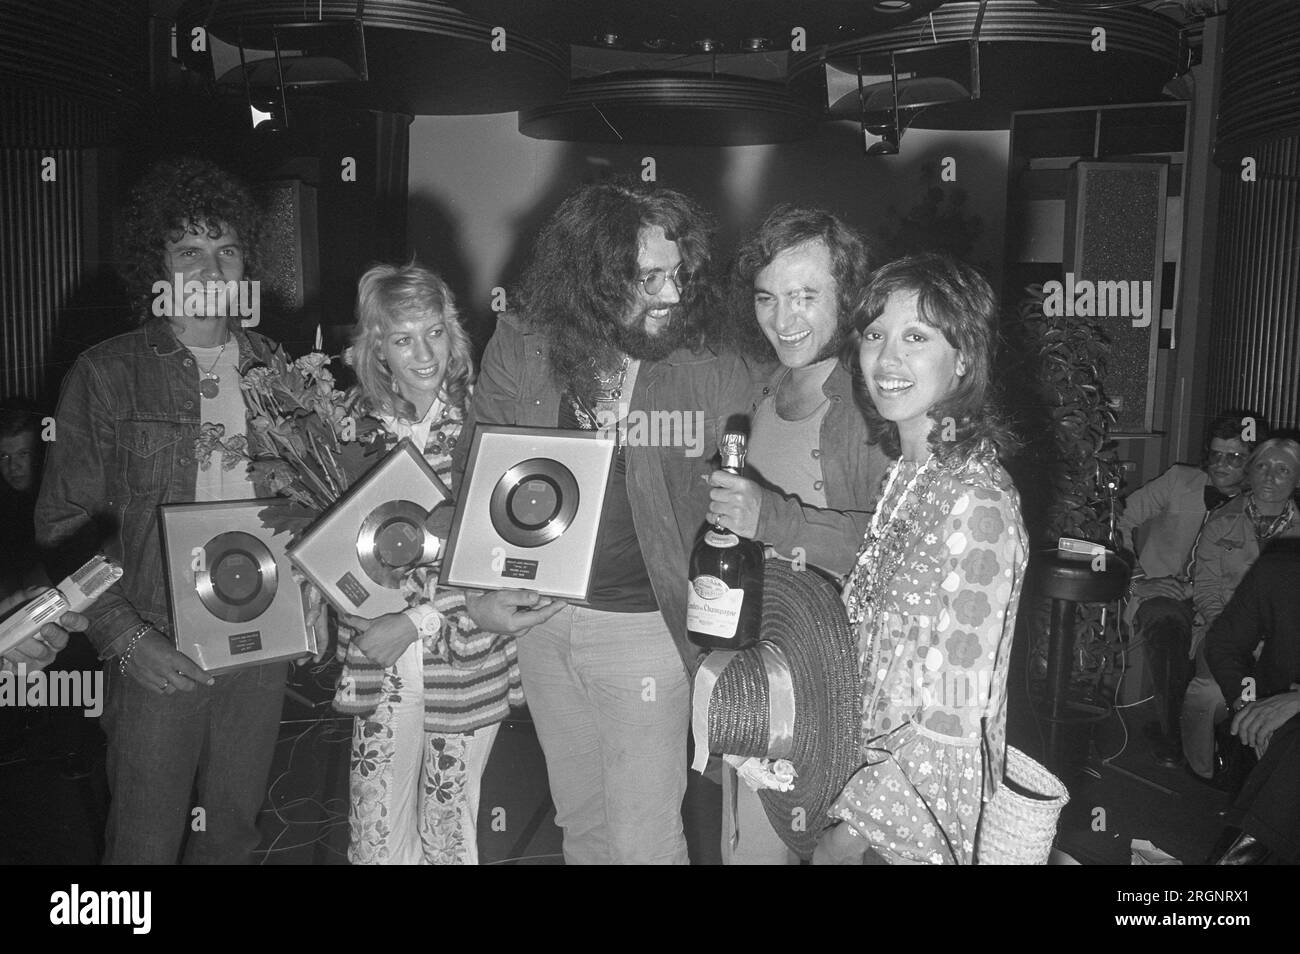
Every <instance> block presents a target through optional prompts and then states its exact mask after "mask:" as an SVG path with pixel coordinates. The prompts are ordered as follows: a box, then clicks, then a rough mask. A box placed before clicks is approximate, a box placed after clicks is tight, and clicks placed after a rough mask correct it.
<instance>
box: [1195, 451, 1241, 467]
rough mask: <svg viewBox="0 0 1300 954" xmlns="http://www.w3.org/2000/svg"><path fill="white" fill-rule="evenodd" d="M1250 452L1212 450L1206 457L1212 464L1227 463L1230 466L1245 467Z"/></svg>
mask: <svg viewBox="0 0 1300 954" xmlns="http://www.w3.org/2000/svg"><path fill="white" fill-rule="evenodd" d="M1248 456H1249V455H1248V454H1242V453H1241V452H1239V451H1210V452H1209V453H1208V454H1206V455H1205V459H1206V460H1208V461H1209V462H1210V463H1211V464H1227V465H1228V466H1229V467H1245V466H1246V458H1247V457H1248Z"/></svg>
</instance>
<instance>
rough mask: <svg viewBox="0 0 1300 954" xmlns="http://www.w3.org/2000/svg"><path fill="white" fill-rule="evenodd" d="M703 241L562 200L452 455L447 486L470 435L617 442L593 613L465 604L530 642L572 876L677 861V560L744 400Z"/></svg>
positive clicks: (665, 225)
mask: <svg viewBox="0 0 1300 954" xmlns="http://www.w3.org/2000/svg"><path fill="white" fill-rule="evenodd" d="M710 231H711V230H710V226H709V222H708V219H707V217H706V216H705V214H704V212H703V211H702V210H701V209H700V208H699V207H698V206H697V205H696V204H695V203H694V202H693V201H692V200H690V199H689V198H687V197H686V196H684V195H682V194H681V193H679V192H674V191H672V190H669V189H660V188H657V187H654V186H648V185H645V184H643V183H639V182H633V181H623V180H611V181H607V182H600V183H595V184H592V185H588V186H584V187H582V188H580V189H578V190H577V191H576V192H574V193H573V194H572V195H570V196H569V197H568V198H566V199H565V200H564V202H563V203H561V205H560V207H559V208H558V209H557V210H556V211H555V212H554V214H552V216H551V217H550V219H548V220H547V222H546V224H545V225H544V226H543V227H542V230H541V233H540V234H539V236H538V238H537V242H536V245H535V246H534V250H533V258H532V261H531V263H530V265H529V266H528V269H527V270H526V272H525V274H524V277H523V281H522V283H521V287H520V289H519V291H518V292H517V293H516V295H515V298H514V300H513V301H512V302H511V304H512V306H513V308H512V311H511V313H510V314H507V315H506V316H504V317H503V318H502V319H501V320H500V321H499V322H498V324H497V328H496V333H495V334H494V335H493V337H492V340H491V341H490V342H489V343H488V346H487V349H486V351H485V352H484V355H483V360H482V364H481V368H480V374H479V380H478V385H477V387H476V390H475V392H474V399H473V402H472V405H471V408H470V414H469V416H468V418H467V420H466V423H465V429H464V431H463V433H462V435H461V439H460V442H459V444H458V445H457V448H456V457H455V463H454V466H453V474H454V475H455V479H456V483H457V484H459V480H460V475H462V474H463V473H464V470H465V467H466V462H467V455H468V451H469V448H470V445H471V441H472V438H473V429H474V427H475V426H476V425H478V424H514V425H527V426H532V427H559V428H566V429H582V430H595V429H609V430H610V432H611V433H612V434H614V435H615V436H617V437H618V439H619V449H618V452H617V453H616V455H615V462H614V468H613V471H612V474H611V478H610V483H609V487H608V489H607V490H606V492H605V501H604V509H603V510H602V512H601V520H600V528H599V534H598V539H597V543H596V560H595V569H594V570H593V573H592V579H591V583H590V591H589V594H590V595H589V598H588V601H587V604H586V605H584V606H571V605H564V604H562V603H560V602H558V601H552V600H549V599H544V598H541V597H539V596H538V594H536V593H533V592H529V591H525V590H505V591H496V592H493V593H488V594H485V595H482V596H477V595H472V596H471V597H470V598H469V600H468V608H469V611H470V614H471V615H472V616H473V618H474V620H475V622H477V623H478V625H480V626H481V627H483V628H484V629H486V630H488V631H490V632H499V633H513V634H517V635H522V634H524V633H527V635H526V636H523V638H521V639H520V640H519V644H518V645H519V668H520V671H521V674H522V677H523V683H524V692H525V694H526V695H527V697H528V706H529V711H530V712H531V713H532V716H533V721H534V724H535V725H536V728H537V735H538V739H539V740H540V742H541V745H542V750H543V752H544V753H545V756H546V768H547V774H548V777H549V780H550V788H551V796H552V798H553V799H554V801H555V817H556V823H557V824H559V826H560V827H561V828H562V829H563V830H564V858H565V861H566V862H567V863H569V864H611V863H613V864H685V863H686V861H687V851H686V840H685V834H684V829H683V824H682V813H681V805H682V798H683V795H684V794H685V791H686V781H687V778H686V764H687V763H686V738H687V724H688V718H689V710H690V683H689V682H688V676H687V673H688V671H693V670H694V669H695V667H696V662H697V659H698V656H699V654H700V651H699V650H697V649H695V648H694V647H693V646H692V645H691V644H690V643H688V642H687V641H686V632H685V628H686V593H687V587H688V580H687V562H688V556H689V554H690V550H691V546H692V543H693V539H694V535H695V532H696V530H698V529H699V527H700V526H701V525H702V524H703V522H704V518H705V514H706V512H707V511H708V507H709V488H708V485H707V483H706V482H705V480H704V479H703V478H705V477H707V475H708V473H709V471H710V470H711V466H710V459H711V457H712V455H713V453H714V450H715V449H716V448H717V446H718V438H719V436H720V434H721V431H722V428H724V427H725V426H726V419H727V416H728V415H730V414H732V413H736V412H738V411H739V412H741V413H743V411H744V410H745V409H747V408H748V401H749V391H750V387H751V385H750V383H749V374H748V371H747V370H746V368H745V365H744V363H743V362H742V361H741V360H740V358H739V357H738V356H737V355H736V354H734V353H732V352H731V351H729V350H727V349H724V348H722V347H721V346H720V345H719V344H718V343H717V338H718V330H717V329H715V328H714V327H713V322H715V321H716V320H717V318H718V316H719V315H720V312H721V310H720V309H719V308H717V307H715V305H714V303H713V301H712V298H711V294H710V291H709V285H708V284H707V283H705V282H703V281H699V280H697V279H698V278H699V277H700V276H702V275H706V274H707V271H708V266H709V262H710ZM624 421H626V422H627V426H626V427H623V426H619V422H624ZM647 421H650V422H658V423H657V425H656V426H654V427H646V426H644V425H645V422H647Z"/></svg>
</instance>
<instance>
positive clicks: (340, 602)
mask: <svg viewBox="0 0 1300 954" xmlns="http://www.w3.org/2000/svg"><path fill="white" fill-rule="evenodd" d="M450 496H451V495H450V494H449V493H448V492H447V488H446V487H445V486H444V485H443V483H442V481H441V480H439V479H438V475H437V474H435V473H434V472H433V468H432V467H430V466H429V464H428V462H427V461H425V459H424V457H423V456H421V455H420V454H419V452H417V451H416V449H415V445H414V444H412V443H411V442H410V440H409V439H404V440H402V441H401V442H399V443H398V445H397V446H396V447H394V448H393V449H392V450H391V451H389V452H388V454H387V455H386V456H385V457H384V459H383V460H381V461H380V462H379V463H378V464H376V465H375V466H374V467H373V468H372V469H371V471H370V473H368V474H366V476H365V477H363V478H362V479H361V480H359V481H357V483H356V484H354V485H353V486H352V487H351V488H349V490H348V492H347V493H346V494H344V495H343V496H342V497H340V498H339V499H338V500H337V501H336V502H335V503H334V505H333V506H332V507H330V508H329V510H327V511H325V513H324V514H323V515H322V516H321V517H320V519H319V520H317V521H316V522H315V523H313V524H312V525H311V527H310V529H308V530H307V532H306V533H305V534H303V536H302V539H301V540H299V541H298V542H297V543H295V544H293V545H292V546H290V547H289V556H290V557H292V559H293V562H294V563H296V564H297V565H298V567H299V568H300V569H301V570H302V572H303V573H304V574H305V575H306V576H307V577H308V578H309V579H310V580H311V581H312V582H313V583H315V584H316V585H317V586H318V587H320V590H321V592H322V593H324V594H325V598H326V599H328V600H329V601H330V602H331V603H333V604H334V606H335V608H337V609H339V610H341V611H342V612H344V613H348V614H350V615H355V616H365V617H369V618H371V619H373V618H375V617H376V616H383V615H385V614H386V613H396V612H400V611H401V610H403V609H405V608H406V600H405V599H404V598H403V596H402V591H401V586H402V577H403V576H405V575H406V572H407V571H408V570H410V569H411V568H413V567H417V566H421V565H424V564H427V563H432V562H433V560H434V559H435V558H436V557H437V555H438V551H439V549H440V541H439V540H438V538H437V537H436V536H434V535H433V533H432V532H431V531H430V529H429V528H428V527H427V526H426V523H427V521H428V519H429V514H430V513H432V512H433V510H434V508H435V507H437V505H438V504H440V503H442V502H443V501H444V500H446V499H448V498H449V497H450Z"/></svg>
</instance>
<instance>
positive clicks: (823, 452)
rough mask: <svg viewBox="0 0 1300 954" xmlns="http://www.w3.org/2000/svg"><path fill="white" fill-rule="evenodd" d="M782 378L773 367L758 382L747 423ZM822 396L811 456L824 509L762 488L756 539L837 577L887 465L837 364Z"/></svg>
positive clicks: (851, 554) (854, 550)
mask: <svg viewBox="0 0 1300 954" xmlns="http://www.w3.org/2000/svg"><path fill="white" fill-rule="evenodd" d="M785 373H786V369H785V368H784V367H782V366H781V365H777V366H776V368H775V369H774V370H773V371H772V372H771V374H770V376H767V378H766V380H765V381H763V383H762V385H761V387H760V388H759V390H758V392H757V393H756V394H755V396H754V400H753V404H752V407H751V411H750V419H751V420H753V415H754V413H755V412H757V411H758V405H759V403H760V402H761V401H763V400H765V399H766V398H767V397H768V396H769V395H770V394H771V393H772V392H773V391H775V390H776V387H777V386H778V385H779V384H780V382H781V378H782V377H783V376H784V375H785ZM755 377H756V379H758V378H759V376H758V375H757V374H756V375H755ZM822 393H824V394H825V395H826V396H827V397H828V398H829V399H830V402H831V403H830V407H829V408H827V409H826V414H825V415H824V416H823V417H822V425H821V433H820V434H819V435H818V439H817V446H816V447H815V448H813V452H812V454H813V457H815V458H817V460H818V461H820V463H821V470H822V484H823V487H824V488H825V492H826V507H825V509H821V508H818V507H809V506H806V505H805V504H803V503H801V502H800V501H799V499H798V498H797V497H787V496H785V495H784V494H780V493H776V492H775V491H772V490H767V489H765V490H764V491H763V500H762V503H761V505H760V508H759V512H758V539H760V540H762V541H763V542H764V543H766V544H768V545H769V546H772V547H775V548H776V550H777V552H778V553H780V554H782V555H783V556H789V555H790V554H791V553H793V551H794V549H795V547H800V548H802V549H803V556H804V559H805V560H806V561H807V562H808V563H811V564H812V565H814V566H818V567H821V568H822V569H823V570H828V571H830V572H831V573H833V574H835V575H836V576H839V577H843V576H845V575H847V574H848V572H849V571H850V570H851V569H853V561H854V559H855V558H856V557H857V554H858V549H859V547H861V545H862V538H863V536H864V535H865V534H866V531H867V524H868V523H869V522H870V521H871V513H872V511H873V510H874V509H875V506H876V500H877V499H878V498H879V497H880V483H881V481H882V480H883V479H884V476H885V474H886V473H887V472H888V470H889V464H890V461H889V458H888V457H886V456H885V452H884V451H883V450H882V449H881V447H880V445H879V444H872V443H871V442H870V437H869V435H868V433H867V422H866V418H864V417H863V416H862V411H861V410H859V409H858V405H857V403H856V402H855V401H854V399H853V378H852V375H851V374H850V373H849V371H848V370H847V369H846V368H845V367H844V365H843V364H842V363H839V362H837V363H836V365H835V370H833V371H832V372H831V373H830V376H829V377H828V378H827V379H826V383H825V384H823V385H822Z"/></svg>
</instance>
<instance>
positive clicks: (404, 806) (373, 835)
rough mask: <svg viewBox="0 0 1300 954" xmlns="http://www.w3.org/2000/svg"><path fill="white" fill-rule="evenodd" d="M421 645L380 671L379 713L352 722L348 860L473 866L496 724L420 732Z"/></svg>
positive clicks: (422, 683) (421, 721)
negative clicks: (447, 731)
mask: <svg viewBox="0 0 1300 954" xmlns="http://www.w3.org/2000/svg"><path fill="white" fill-rule="evenodd" d="M421 653H422V647H421V644H420V641H419V640H417V641H416V642H414V643H412V644H411V646H410V647H409V648H408V649H407V651H406V652H405V653H403V654H402V657H401V658H400V659H399V660H398V661H397V662H396V663H395V664H394V665H393V666H391V667H389V669H388V670H387V671H386V672H385V673H384V684H383V688H382V692H381V697H380V703H379V706H378V708H377V709H376V710H375V711H374V712H373V713H371V714H370V715H368V716H359V717H357V718H356V719H355V720H353V722H354V725H353V731H352V773H351V784H350V799H349V802H350V804H349V806H348V827H349V832H350V836H351V837H350V839H349V844H348V860H349V861H350V862H352V864H354V865H365V864H381V865H382V864H391V865H400V864H417V865H418V864H425V865H473V864H478V839H477V832H476V829H477V819H478V800H479V799H478V796H479V783H480V782H481V780H482V777H483V769H484V768H485V767H486V766H487V760H488V756H489V755H490V754H491V752H492V743H493V742H494V741H495V740H496V735H497V730H498V729H499V728H500V724H497V725H492V726H488V727H487V728H484V729H479V730H477V731H476V732H473V733H471V734H468V735H462V734H454V733H453V734H441V733H434V732H426V731H424V678H423V667H422V658H421Z"/></svg>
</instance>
